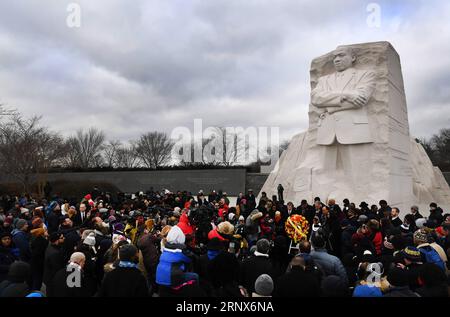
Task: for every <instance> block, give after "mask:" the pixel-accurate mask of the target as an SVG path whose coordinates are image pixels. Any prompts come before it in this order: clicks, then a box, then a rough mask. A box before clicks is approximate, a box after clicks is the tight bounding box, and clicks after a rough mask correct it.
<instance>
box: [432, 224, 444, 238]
mask: <svg viewBox="0 0 450 317" xmlns="http://www.w3.org/2000/svg"><path fill="white" fill-rule="evenodd" d="M434 231H436V233H437V234H439V235H440V236H445V232H444V228H443V227H442V226H440V227H437V228H436V229H434Z"/></svg>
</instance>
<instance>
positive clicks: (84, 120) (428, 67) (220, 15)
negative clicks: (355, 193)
mask: <svg viewBox="0 0 450 317" xmlns="http://www.w3.org/2000/svg"><path fill="white" fill-rule="evenodd" d="M70 2H78V3H80V5H81V8H82V27H81V28H79V29H70V28H68V27H67V26H66V25H65V21H66V17H67V14H68V13H67V12H66V6H67V4H68V3H70ZM431 2H432V4H430V1H427V2H425V1H415V2H414V3H413V2H408V3H407V4H405V3H404V1H378V3H379V4H380V5H381V9H382V21H381V22H382V24H381V28H379V29H377V28H369V27H368V26H367V24H366V18H367V14H368V13H367V12H366V3H363V2H361V1H356V0H354V1H346V2H337V1H321V2H320V3H318V2H310V1H294V0H292V1H288V0H281V1H276V2H275V1H266V0H260V1H234V0H233V1H230V0H227V1H225V0H213V1H195V0H192V1H181V0H178V1H162V0H159V1H157V0H152V1H143V0H139V1H133V2H132V3H130V2H128V1H121V0H102V1H100V0H99V1H88V0H82V1H81V0H80V1H60V0H47V1H46V5H45V6H44V5H43V4H42V1H38V0H26V1H24V0H16V1H14V2H10V3H5V2H2V3H0V18H1V19H0V45H1V48H2V49H1V50H0V70H1V71H0V92H1V93H0V101H2V102H3V103H6V104H8V105H11V106H15V107H17V108H18V109H19V110H20V111H22V112H27V113H31V114H42V115H43V120H44V123H46V124H48V125H50V126H51V127H52V128H53V129H55V130H59V131H62V132H63V133H64V134H66V135H67V134H71V133H73V132H74V131H75V130H76V129H78V128H82V127H89V126H97V127H99V128H101V129H104V130H105V132H107V134H108V135H109V136H110V138H118V139H122V140H129V139H133V138H137V137H138V136H139V134H140V133H142V132H144V131H149V130H163V131H167V132H170V131H171V130H172V129H173V128H175V127H176V126H180V125H181V126H187V127H192V123H193V118H202V119H203V120H204V126H213V125H217V126H243V127H246V126H279V127H280V132H281V136H282V138H289V137H291V136H292V135H293V134H295V133H298V132H301V131H303V130H305V129H306V128H307V125H308V118H307V111H308V102H309V66H310V62H311V60H312V59H313V58H314V57H316V56H319V55H322V54H324V53H327V52H328V51H330V50H332V49H334V48H335V47H336V46H337V45H340V44H349V43H359V42H369V41H379V40H387V41H390V42H391V43H392V44H393V45H394V47H395V48H396V50H397V51H398V52H399V54H400V56H401V60H402V69H403V75H404V79H405V89H406V93H407V101H408V107H409V117H410V126H411V132H412V134H414V135H416V136H429V135H431V134H433V133H435V132H436V131H437V130H438V129H439V128H442V127H446V126H447V127H448V126H449V123H450V122H449V119H448V118H450V107H449V98H448V97H449V95H448V89H447V87H449V84H450V77H449V75H448V69H449V67H450V41H448V40H449V39H450V28H449V27H448V24H446V19H447V18H448V16H449V13H450V6H449V4H447V3H446V2H441V1H431Z"/></svg>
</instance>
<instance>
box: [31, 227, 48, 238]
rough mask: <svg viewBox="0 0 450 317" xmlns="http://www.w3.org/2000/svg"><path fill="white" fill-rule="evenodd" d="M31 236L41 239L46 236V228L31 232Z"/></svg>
mask: <svg viewBox="0 0 450 317" xmlns="http://www.w3.org/2000/svg"><path fill="white" fill-rule="evenodd" d="M30 233H31V235H32V236H33V237H41V236H43V235H44V234H45V229H44V228H36V229H33V230H31V231H30Z"/></svg>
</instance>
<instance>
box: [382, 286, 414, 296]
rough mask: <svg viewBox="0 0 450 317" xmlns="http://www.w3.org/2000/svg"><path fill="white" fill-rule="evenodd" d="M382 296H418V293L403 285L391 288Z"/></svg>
mask: <svg viewBox="0 0 450 317" xmlns="http://www.w3.org/2000/svg"><path fill="white" fill-rule="evenodd" d="M384 297H420V295H419V294H417V293H414V292H413V291H411V290H410V289H409V287H408V286H404V287H393V288H391V289H390V290H389V291H388V292H387V293H386V294H385V295H384Z"/></svg>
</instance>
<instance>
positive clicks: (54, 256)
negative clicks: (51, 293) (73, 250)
mask: <svg viewBox="0 0 450 317" xmlns="http://www.w3.org/2000/svg"><path fill="white" fill-rule="evenodd" d="M64 264H65V263H64V257H63V251H62V248H61V247H60V246H56V245H53V244H49V245H48V246H47V249H46V250H45V255H44V278H43V282H44V284H45V286H46V287H47V291H48V289H49V288H51V284H52V280H53V277H54V276H55V274H56V272H58V271H59V270H60V269H62V268H63V267H64Z"/></svg>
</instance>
